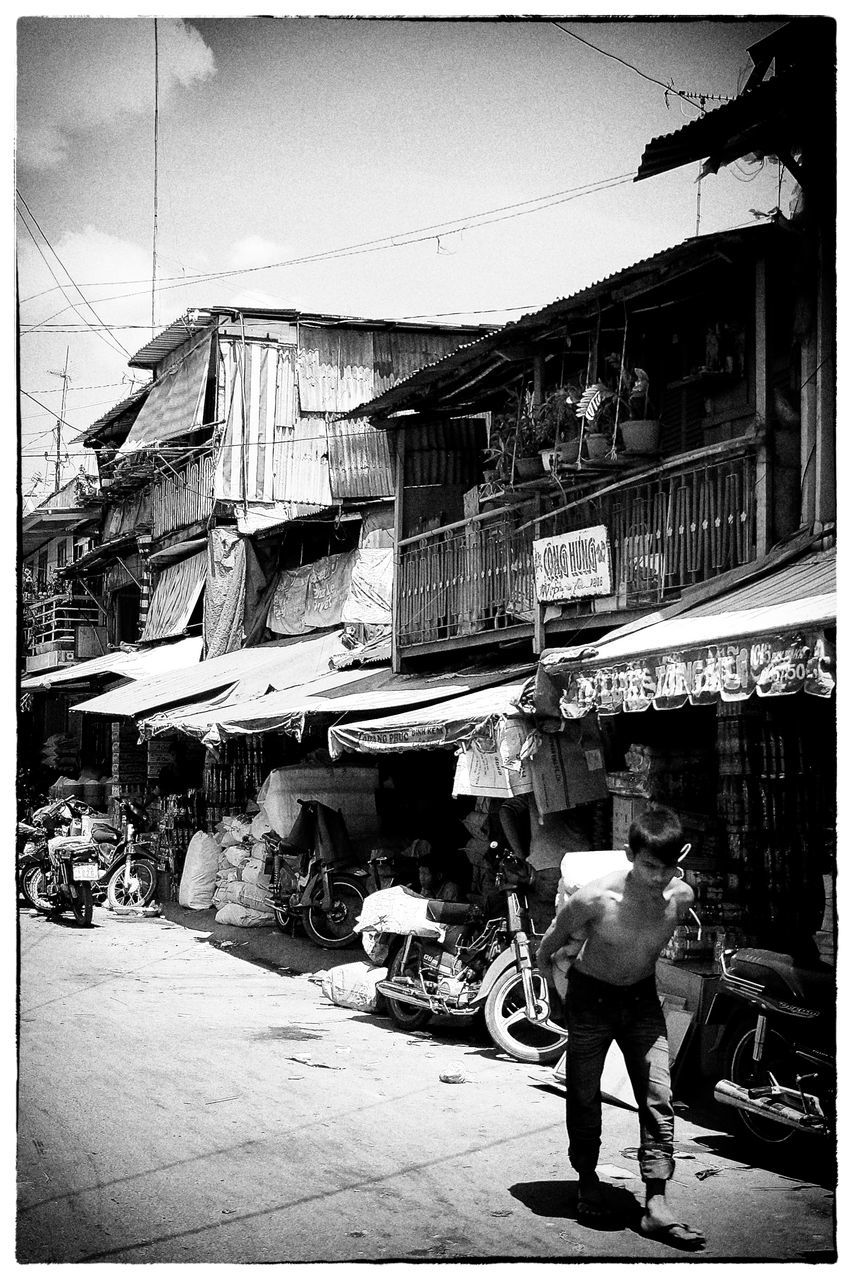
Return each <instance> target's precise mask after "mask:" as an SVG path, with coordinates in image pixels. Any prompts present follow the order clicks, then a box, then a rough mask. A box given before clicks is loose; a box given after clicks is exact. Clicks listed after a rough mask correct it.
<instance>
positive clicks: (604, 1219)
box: [577, 1200, 614, 1227]
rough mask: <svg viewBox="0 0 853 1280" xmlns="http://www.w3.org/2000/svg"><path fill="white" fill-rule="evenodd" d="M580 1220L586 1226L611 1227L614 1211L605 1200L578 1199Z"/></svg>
mask: <svg viewBox="0 0 853 1280" xmlns="http://www.w3.org/2000/svg"><path fill="white" fill-rule="evenodd" d="M577 1213H578V1222H579V1223H580V1224H581V1226H584V1227H609V1226H611V1225H612V1224H613V1221H614V1216H613V1211H612V1210H611V1209H609V1208H608V1206H607V1205H606V1204H605V1203H604V1201H603V1200H578V1209H577Z"/></svg>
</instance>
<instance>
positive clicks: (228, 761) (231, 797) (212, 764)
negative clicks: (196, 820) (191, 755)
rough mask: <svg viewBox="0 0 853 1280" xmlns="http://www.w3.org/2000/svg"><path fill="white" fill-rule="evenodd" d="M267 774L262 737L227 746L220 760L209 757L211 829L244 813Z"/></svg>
mask: <svg viewBox="0 0 853 1280" xmlns="http://www.w3.org/2000/svg"><path fill="white" fill-rule="evenodd" d="M264 773H265V768H264V750H263V739H261V738H252V737H247V738H240V739H236V740H234V741H231V742H228V743H226V746H225V750H224V752H223V756H222V759H221V760H219V761H216V760H213V759H211V758H210V756H208V757H207V758H206V760H205V765H204V792H205V796H206V798H207V825H208V827H210V828H212V827H215V826H216V824H217V823H218V822H220V821H221V820H222V818H223V817H225V816H226V815H229V814H234V813H240V812H242V811H243V810H244V809H245V807H246V805H247V803H248V802H249V801H250V800H251V799H252V798H253V797H254V796H255V795H256V794H257V792H258V788H259V787H260V785H261V782H262V781H263V777H264Z"/></svg>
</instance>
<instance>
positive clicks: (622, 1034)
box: [566, 969, 675, 1182]
mask: <svg viewBox="0 0 853 1280" xmlns="http://www.w3.org/2000/svg"><path fill="white" fill-rule="evenodd" d="M566 1028H567V1030H568V1033H569V1043H568V1046H567V1049H566V1128H567V1130H568V1134H569V1160H570V1162H571V1165H572V1168H573V1169H575V1170H577V1172H578V1173H580V1174H587V1173H592V1172H593V1171H594V1169H595V1166H596V1164H597V1163H598V1153H599V1149H600V1147H601V1073H602V1070H603V1068H604V1060H605V1058H606V1057H607V1051H608V1049H609V1048H610V1045H611V1043H612V1042H613V1041H614V1040H615V1042H616V1043H617V1044H618V1046H619V1048H620V1049H621V1050H622V1054H623V1057H624V1058H625V1065H626V1067H627V1069H628V1076H629V1079H630V1081H631V1087H632V1089H633V1092H634V1097H635V1099H636V1101H637V1106H638V1108H639V1111H640V1174H641V1177H642V1178H643V1180H644V1181H645V1182H649V1181H651V1180H652V1179H656V1178H662V1179H667V1178H671V1177H672V1174H673V1170H674V1168H675V1164H674V1161H673V1158H672V1151H673V1129H674V1124H673V1110H672V1092H671V1089H670V1080H669V1048H668V1045H667V1038H666V1024H665V1022H664V1019H663V1013H662V1011H661V1007H660V1001H659V999H658V994H657V989H656V987H655V980H654V977H650V978H644V979H643V981H642V982H637V983H634V984H633V985H632V986H629V987H618V986H614V985H613V983H610V982H601V981H600V980H599V979H598V978H590V977H588V976H587V975H586V974H583V973H578V972H577V970H575V969H571V970H569V990H568V994H567V998H566Z"/></svg>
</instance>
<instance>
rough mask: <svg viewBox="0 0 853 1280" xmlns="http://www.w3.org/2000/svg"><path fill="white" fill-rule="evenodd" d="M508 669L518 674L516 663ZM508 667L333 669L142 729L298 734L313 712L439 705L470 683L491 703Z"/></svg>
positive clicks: (155, 720)
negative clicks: (429, 672)
mask: <svg viewBox="0 0 853 1280" xmlns="http://www.w3.org/2000/svg"><path fill="white" fill-rule="evenodd" d="M510 670H511V671H512V673H513V674H517V673H518V672H519V670H520V668H518V667H515V668H512V669H510ZM528 670H529V668H528ZM508 673H509V672H508V671H507V669H503V670H501V671H489V672H471V673H462V674H459V675H453V676H448V675H441V676H414V675H395V674H394V673H393V672H392V671H391V670H390V668H388V667H383V668H379V669H373V670H372V671H370V672H365V671H335V672H330V673H328V674H327V675H325V676H322V677H320V678H318V679H316V680H313V681H311V682H310V683H306V684H304V685H302V686H301V687H298V688H297V687H293V688H291V689H286V690H282V691H280V692H276V693H270V694H267V695H266V696H264V697H260V698H252V699H248V700H245V701H242V702H234V701H232V700H231V699H226V700H224V701H223V702H222V703H220V704H219V705H218V706H214V705H212V704H208V705H207V706H205V707H204V708H203V709H199V708H198V707H186V708H183V707H177V708H174V709H173V710H172V711H170V712H169V713H167V714H165V715H161V716H155V717H152V718H150V719H146V720H144V721H143V722H142V725H141V729H142V732H143V733H146V732H148V733H162V732H166V731H174V730H178V731H180V732H181V733H185V734H187V735H189V736H191V737H194V738H200V739H201V740H202V741H203V742H204V743H205V744H207V745H208V746H214V745H216V744H218V743H219V742H221V741H222V740H223V739H224V738H229V737H237V736H240V735H247V734H256V733H289V734H291V735H292V736H293V737H296V738H301V737H302V735H303V733H304V731H305V726H306V723H307V721H308V720H309V719H311V718H316V717H323V716H325V717H327V718H328V717H331V718H337V717H339V716H343V715H358V714H359V713H361V714H364V713H365V712H382V711H390V710H394V711H396V710H398V709H400V708H402V707H417V706H421V707H422V706H424V704H427V703H431V702H438V703H441V704H442V705H443V704H444V703H445V702H446V700H447V697H448V695H449V694H455V695H460V696H461V695H467V694H470V691H471V690H472V689H477V690H478V691H480V692H481V693H482V694H483V695H484V696H485V701H486V704H488V705H493V704H494V695H493V696H492V698H491V700H490V699H489V694H490V693H491V692H492V686H494V685H495V684H497V683H499V682H500V681H504V680H506V677H507V674H508ZM521 684H523V681H522V682H521ZM521 684H520V685H519V688H520V687H521ZM484 705H485V704H484ZM413 714H414V713H413ZM370 723H373V722H370ZM347 727H351V726H347ZM339 730H340V731H343V726H338V727H337V728H336V730H335V732H338V731H339ZM365 749H366V748H365Z"/></svg>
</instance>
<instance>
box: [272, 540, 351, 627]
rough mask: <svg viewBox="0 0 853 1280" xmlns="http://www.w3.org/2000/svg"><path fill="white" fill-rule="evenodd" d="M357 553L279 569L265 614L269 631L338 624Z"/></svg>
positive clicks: (326, 557)
mask: <svg viewBox="0 0 853 1280" xmlns="http://www.w3.org/2000/svg"><path fill="white" fill-rule="evenodd" d="M357 554H358V553H357V552H355V551H346V552H343V553H342V554H340V555H336V556H324V557H323V558H322V559H321V560H315V561H314V562H313V564H306V565H303V566H302V567H301V568H300V569H283V570H282V571H281V573H280V575H279V580H278V584H277V586H276V589H275V594H274V596H273V598H272V602H271V604H270V609H269V613H268V614H267V626H268V627H269V629H270V631H275V632H276V633H277V634H278V635H283V636H295V635H304V634H305V633H306V632H308V631H317V630H319V629H320V628H321V627H335V626H338V625H339V624H340V622H341V615H342V613H343V607H344V601H345V600H346V598H347V594H348V593H349V588H350V581H351V579H352V571H353V565H354V564H355V559H356V555H357Z"/></svg>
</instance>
